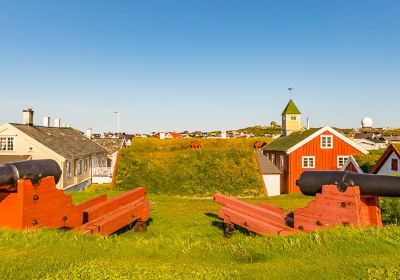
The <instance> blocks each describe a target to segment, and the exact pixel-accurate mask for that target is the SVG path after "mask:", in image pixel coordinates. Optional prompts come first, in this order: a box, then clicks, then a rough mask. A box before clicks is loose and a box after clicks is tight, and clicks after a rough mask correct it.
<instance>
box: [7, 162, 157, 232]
mask: <svg viewBox="0 0 400 280" xmlns="http://www.w3.org/2000/svg"><path fill="white" fill-rule="evenodd" d="M61 174H62V172H61V169H60V167H59V166H58V164H57V162H55V161H54V160H50V159H46V160H29V161H20V162H13V163H7V164H5V165H0V227H4V228H11V229H24V228H40V227H48V228H64V229H73V230H77V231H80V232H82V233H92V234H98V235H109V234H112V233H115V232H117V231H119V230H121V229H123V228H125V227H127V226H132V227H133V228H134V229H135V231H145V230H146V227H147V224H146V222H147V221H148V220H149V212H150V203H149V201H148V200H147V198H146V193H147V191H146V188H144V187H138V188H135V189H133V190H130V191H128V192H125V193H122V194H120V195H118V196H116V197H113V198H111V199H108V198H107V196H106V195H100V196H98V197H96V198H93V199H91V200H88V201H85V202H83V203H80V204H73V203H72V197H71V196H70V195H66V194H64V191H63V190H58V189H56V184H57V182H58V181H59V180H60V178H61Z"/></svg>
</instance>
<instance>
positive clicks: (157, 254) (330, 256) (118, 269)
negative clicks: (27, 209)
mask: <svg viewBox="0 0 400 280" xmlns="http://www.w3.org/2000/svg"><path fill="white" fill-rule="evenodd" d="M103 192H106V193H108V194H110V195H116V194H118V192H117V191H113V190H106V191H101V190H99V189H97V190H96V191H93V190H91V191H85V192H80V193H73V195H74V201H75V202H78V201H82V200H85V199H87V198H89V197H92V196H95V195H97V194H100V193H103ZM149 198H150V201H151V206H152V208H153V211H152V212H151V217H152V221H151V222H150V225H149V227H148V231H147V232H146V233H135V232H130V231H129V232H125V233H123V234H121V235H117V236H110V237H96V236H90V235H81V234H78V233H75V232H63V231H59V230H30V231H19V232H18V231H9V230H0V256H1V259H0V260H1V261H0V276H1V278H2V279H96V280H100V279H398V278H399V277H400V270H399V267H400V257H399V253H398V252H399V247H400V227H397V226H390V227H386V228H383V229H375V228H366V229H351V228H345V227H339V228H335V229H330V230H328V231H324V232H316V233H312V234H300V235H296V236H288V237H279V236H273V237H261V236H254V235H246V234H243V233H240V232H238V233H236V234H235V235H234V236H233V237H232V238H230V239H225V238H223V236H222V230H221V228H220V226H221V221H220V220H219V219H217V218H216V217H215V214H216V213H217V210H218V207H219V206H218V205H217V204H215V203H213V202H212V200H211V199H205V198H183V197H175V196H166V195H150V196H149ZM260 200H261V199H247V201H249V202H255V201H260ZM262 200H263V201H265V202H267V203H272V204H275V205H278V206H280V207H285V208H287V209H294V208H296V207H299V206H303V205H305V204H306V203H307V202H308V201H309V200H310V198H307V197H304V196H302V195H284V196H279V197H274V198H264V199H262Z"/></svg>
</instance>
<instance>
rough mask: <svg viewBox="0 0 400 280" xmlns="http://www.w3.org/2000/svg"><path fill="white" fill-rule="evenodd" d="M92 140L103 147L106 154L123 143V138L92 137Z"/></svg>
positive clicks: (113, 151) (117, 148)
mask: <svg viewBox="0 0 400 280" xmlns="http://www.w3.org/2000/svg"><path fill="white" fill-rule="evenodd" d="M92 141H93V142H95V143H96V144H99V145H100V146H102V147H103V148H105V149H106V150H107V152H108V154H113V153H115V152H117V151H118V150H119V148H121V147H122V146H123V145H124V142H125V138H123V139H121V138H94V139H92Z"/></svg>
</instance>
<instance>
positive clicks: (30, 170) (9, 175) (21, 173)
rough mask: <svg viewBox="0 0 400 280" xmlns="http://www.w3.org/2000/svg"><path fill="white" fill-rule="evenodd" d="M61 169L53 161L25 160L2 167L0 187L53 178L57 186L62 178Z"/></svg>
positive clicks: (0, 168)
mask: <svg viewBox="0 0 400 280" xmlns="http://www.w3.org/2000/svg"><path fill="white" fill-rule="evenodd" d="M61 173H62V172H61V169H60V166H58V164H57V162H56V161H54V160H52V159H39V160H24V161H16V162H10V163H6V164H4V165H0V186H2V185H14V184H16V183H17V181H18V179H21V178H29V179H32V180H39V179H40V178H44V177H47V176H53V177H54V180H55V181H56V184H57V183H58V181H59V180H60V178H61Z"/></svg>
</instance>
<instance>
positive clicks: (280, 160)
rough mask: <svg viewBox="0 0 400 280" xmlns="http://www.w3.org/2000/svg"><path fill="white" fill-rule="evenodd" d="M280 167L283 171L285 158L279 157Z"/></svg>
mask: <svg viewBox="0 0 400 280" xmlns="http://www.w3.org/2000/svg"><path fill="white" fill-rule="evenodd" d="M279 167H280V168H281V169H283V167H284V158H283V156H279Z"/></svg>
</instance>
